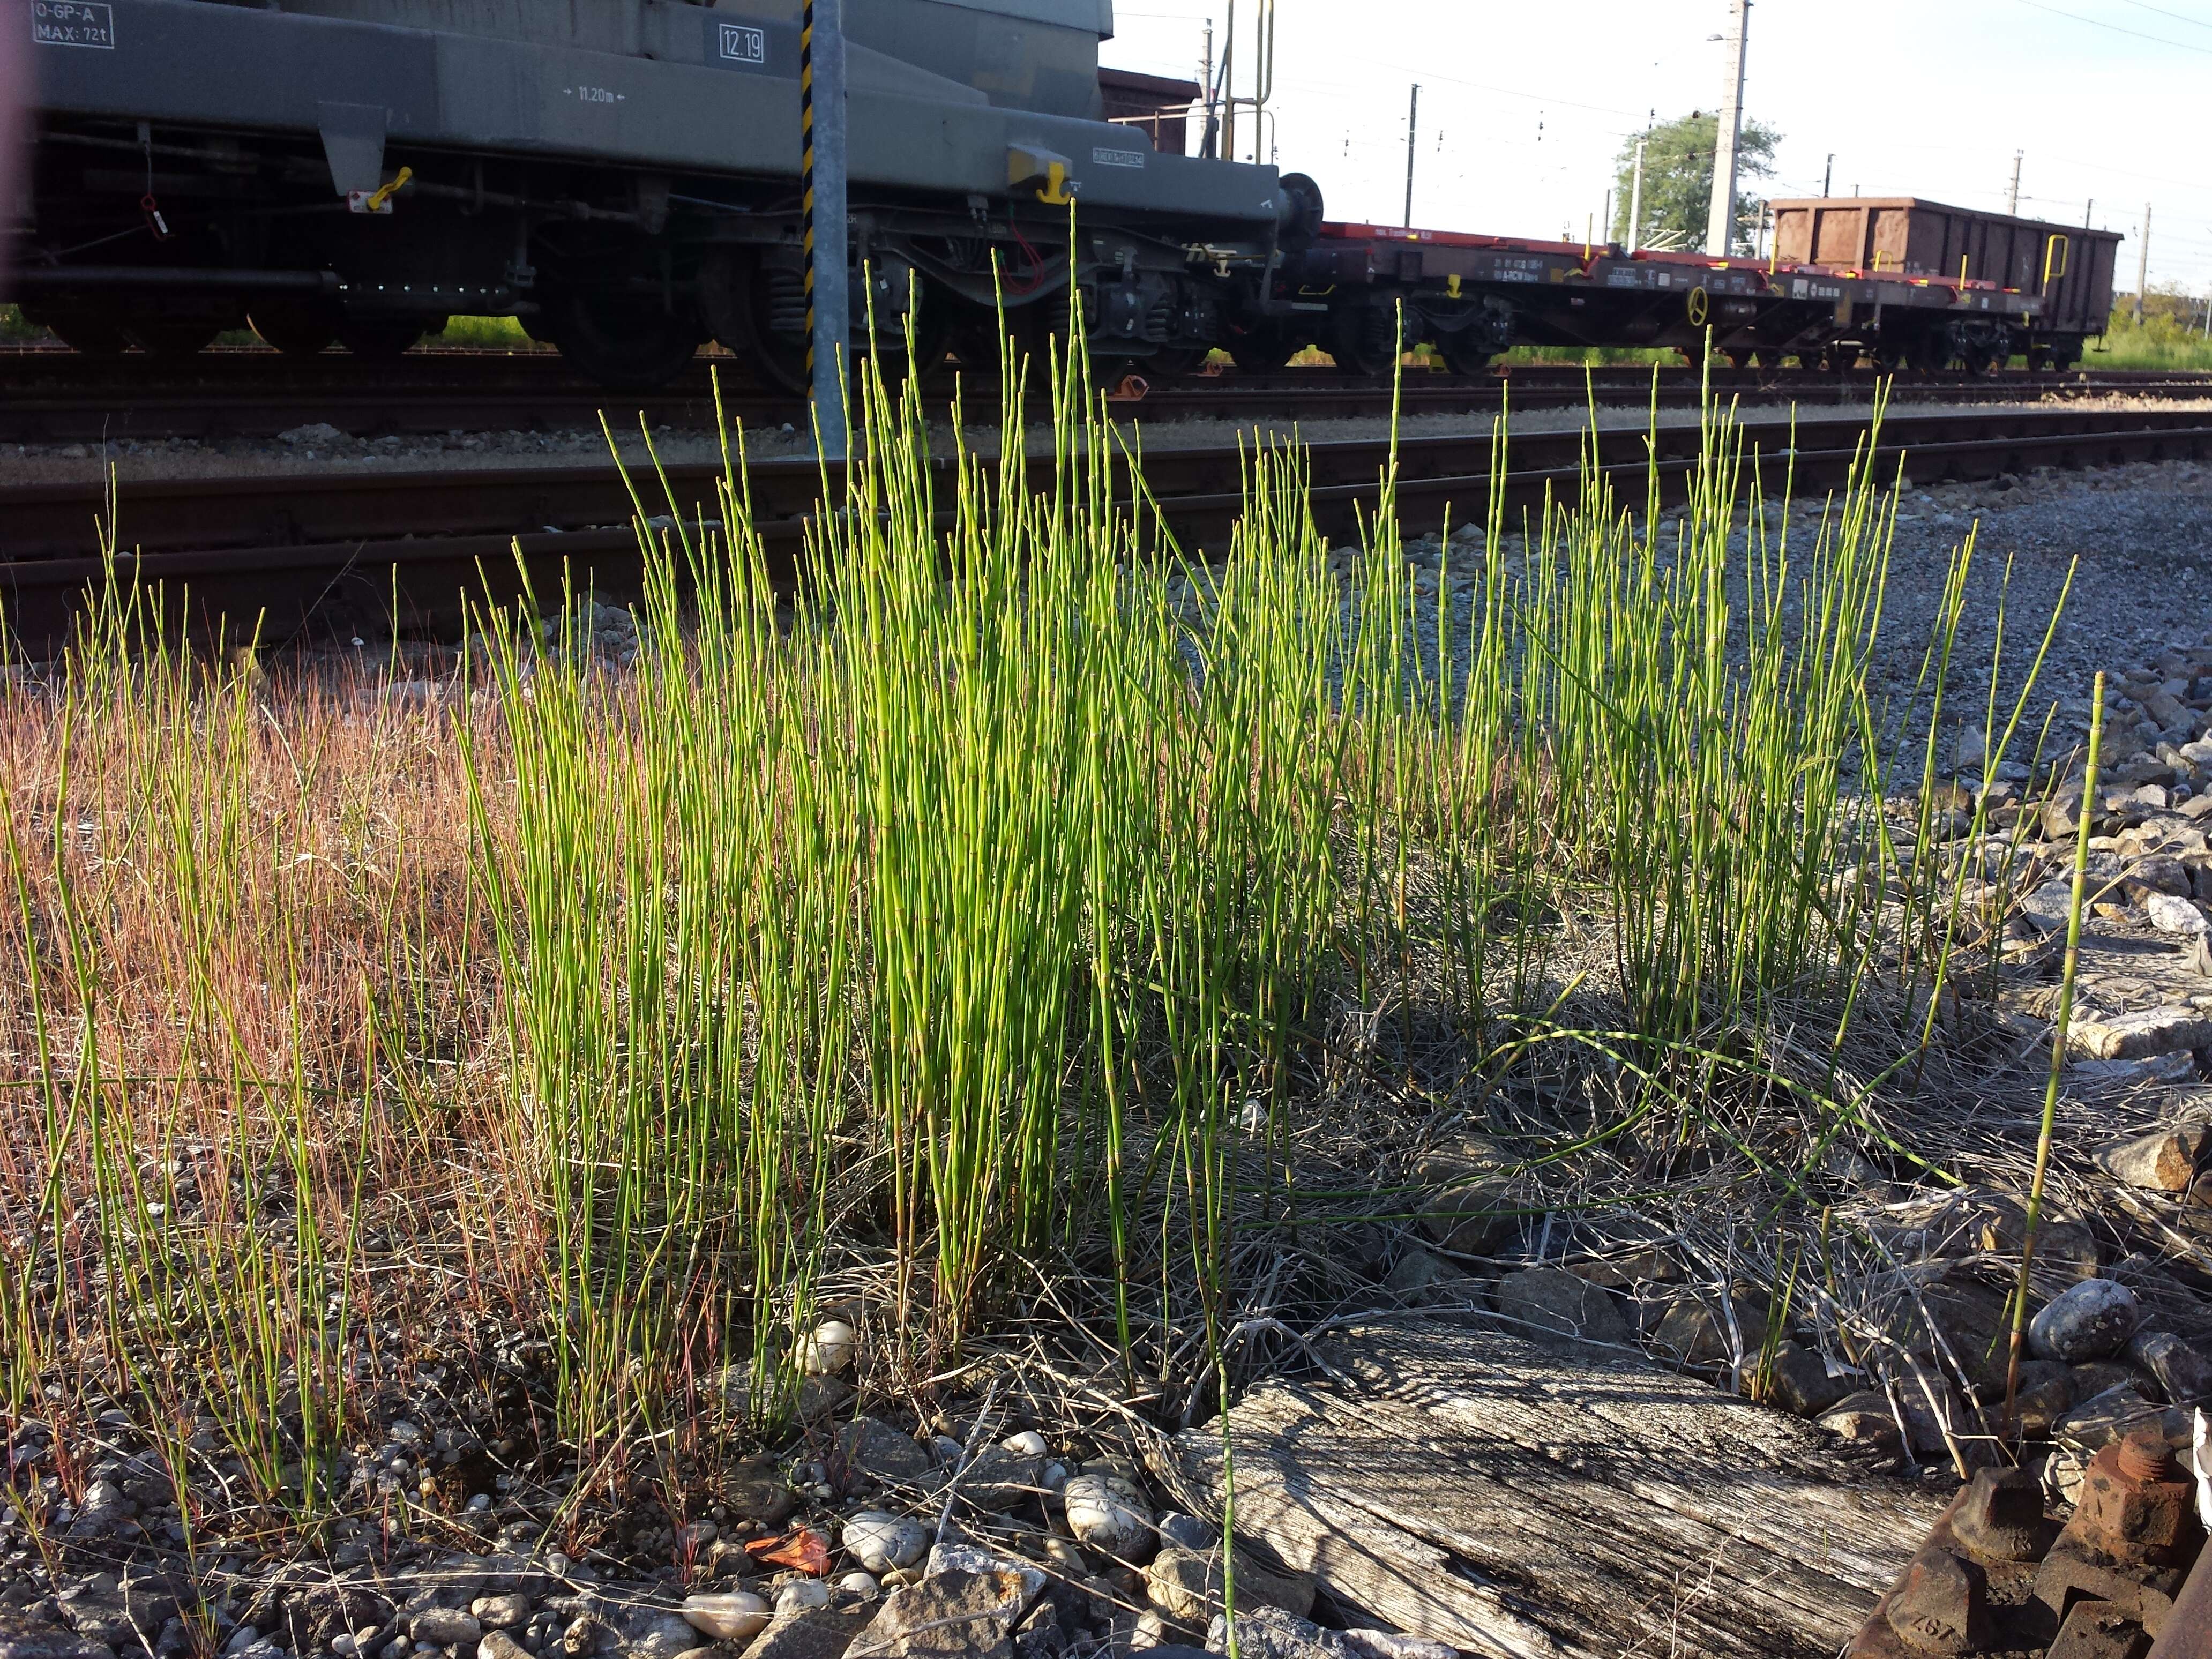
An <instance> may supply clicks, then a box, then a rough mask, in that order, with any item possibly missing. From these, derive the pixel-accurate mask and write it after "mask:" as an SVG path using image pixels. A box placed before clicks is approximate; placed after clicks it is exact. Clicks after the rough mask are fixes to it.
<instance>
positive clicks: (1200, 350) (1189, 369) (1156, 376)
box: [1144, 346, 1206, 386]
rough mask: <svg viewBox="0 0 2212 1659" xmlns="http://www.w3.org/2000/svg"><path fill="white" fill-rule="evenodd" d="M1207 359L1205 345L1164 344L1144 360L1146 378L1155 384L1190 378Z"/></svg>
mask: <svg viewBox="0 0 2212 1659" xmlns="http://www.w3.org/2000/svg"><path fill="white" fill-rule="evenodd" d="M1205 361H1206V349H1205V348H1204V347H1203V346H1162V347H1161V348H1160V349H1158V351H1155V352H1154V353H1152V356H1149V357H1147V358H1146V359H1145V360H1144V373H1145V378H1146V380H1149V381H1151V382H1152V384H1153V385H1154V386H1172V385H1174V384H1175V382H1176V381H1177V380H1188V379H1189V378H1190V376H1191V375H1193V374H1195V373H1197V371H1198V367H1199V365H1200V364H1201V363H1203V362H1205Z"/></svg>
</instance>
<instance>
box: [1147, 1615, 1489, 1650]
mask: <svg viewBox="0 0 2212 1659" xmlns="http://www.w3.org/2000/svg"><path fill="white" fill-rule="evenodd" d="M1153 1651H1154V1652H1156V1653H1157V1652H1159V1651H1161V1650H1159V1649H1154V1650H1153ZM1228 1651H1229V1620H1227V1619H1226V1618H1225V1617H1223V1616H1222V1615H1221V1614H1219V1613H1216V1614H1215V1615H1214V1617H1213V1621H1212V1624H1211V1625H1209V1626H1207V1627H1206V1652H1208V1653H1212V1654H1223V1653H1226V1652H1228ZM1455 1651H1456V1650H1455V1649H1453V1648H1451V1647H1449V1646H1448V1645H1446V1644H1444V1643H1442V1642H1431V1641H1428V1640H1425V1639H1424V1638H1421V1637H1418V1636H1401V1635H1398V1634H1396V1633H1395V1632H1389V1631H1379V1630H1323V1629H1322V1627H1321V1626H1319V1625H1316V1624H1315V1623H1313V1622H1312V1621H1311V1620H1306V1619H1300V1618H1296V1617H1294V1616H1292V1615H1291V1614H1290V1613H1285V1612H1283V1611H1282V1610H1281V1609H1280V1608H1279V1607H1251V1608H1249V1609H1248V1608H1246V1607H1243V1605H1242V1604H1241V1603H1240V1604H1239V1605H1238V1607H1237V1654H1238V1656H1239V1659H1454V1656H1455Z"/></svg>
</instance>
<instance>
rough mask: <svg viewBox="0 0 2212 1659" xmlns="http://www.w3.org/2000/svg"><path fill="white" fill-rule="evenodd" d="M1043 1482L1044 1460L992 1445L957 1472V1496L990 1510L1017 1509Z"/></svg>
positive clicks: (980, 1508)
mask: <svg viewBox="0 0 2212 1659" xmlns="http://www.w3.org/2000/svg"><path fill="white" fill-rule="evenodd" d="M1043 1481H1044V1459H1042V1457H1033V1456H1030V1455H1029V1454H1027V1453H1025V1452H1015V1451H1008V1450H1007V1449H1006V1448H1005V1447H1003V1446H993V1447H991V1448H990V1449H988V1450H987V1451H981V1452H978V1453H977V1454H976V1455H975V1462H972V1463H970V1464H969V1465H968V1467H967V1468H964V1469H963V1470H962V1471H961V1472H960V1495H961V1497H963V1498H965V1499H967V1500H968V1502H969V1503H970V1504H974V1505H975V1507H976V1508H977V1509H979V1510H987V1511H991V1512H994V1513H995V1512H998V1511H1000V1510H1014V1509H1019V1508H1020V1507H1021V1506H1022V1505H1023V1504H1025V1503H1027V1502H1028V1501H1029V1500H1030V1498H1034V1497H1036V1494H1037V1492H1039V1491H1040V1490H1041V1488H1042V1484H1043Z"/></svg>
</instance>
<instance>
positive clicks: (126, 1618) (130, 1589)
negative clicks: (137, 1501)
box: [59, 1572, 381, 1654]
mask: <svg viewBox="0 0 2212 1659" xmlns="http://www.w3.org/2000/svg"><path fill="white" fill-rule="evenodd" d="M184 1592H185V1587H184V1586H183V1585H181V1584H179V1583H177V1582H176V1581H174V1580H172V1579H168V1578H164V1577H158V1576H150V1575H147V1574H143V1573H134V1574H128V1575H124V1576H120V1577H118V1575H117V1574H114V1573H112V1572H103V1573H97V1574H95V1575H94V1576H93V1577H91V1578H89V1579H88V1580H86V1581H84V1583H82V1585H81V1586H80V1587H78V1588H77V1589H75V1590H74V1591H64V1593H63V1595H62V1596H61V1598H60V1602H59V1611H60V1615H61V1621H62V1623H63V1624H64V1625H66V1626H69V1627H70V1629H71V1630H73V1631H75V1632H76V1633H77V1634H78V1635H79V1636H88V1637H90V1638H92V1639H93V1640H94V1641H95V1642H101V1643H105V1644H106V1645H108V1646H110V1647H112V1648H113V1649H114V1650H116V1651H117V1652H118V1653H131V1652H133V1651H136V1652H137V1653H140V1654H143V1653H144V1652H145V1651H146V1648H147V1644H148V1642H149V1640H150V1639H151V1638H154V1637H155V1636H156V1635H157V1634H158V1633H159V1632H160V1631H161V1626H164V1625H166V1624H167V1623H168V1622H169V1620H172V1619H173V1618H175V1617H176V1616H177V1613H178V1610H179V1606H180V1605H181V1602H182V1601H183V1599H184ZM379 1605H381V1604H379Z"/></svg>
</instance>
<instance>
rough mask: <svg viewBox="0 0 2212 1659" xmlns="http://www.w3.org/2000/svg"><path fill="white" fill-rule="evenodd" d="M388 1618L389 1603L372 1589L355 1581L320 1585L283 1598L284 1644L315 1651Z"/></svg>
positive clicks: (297, 1650)
mask: <svg viewBox="0 0 2212 1659" xmlns="http://www.w3.org/2000/svg"><path fill="white" fill-rule="evenodd" d="M391 1619H392V1603H391V1602H389V1601H386V1600H385V1599H384V1598H383V1597H382V1596H380V1595H377V1594H375V1593H374V1591H372V1590H368V1589H363V1588H362V1586H361V1585H359V1584H324V1585H321V1586H319V1588H317V1589H312V1590H307V1591H304V1592H302V1593H301V1594H300V1595H293V1596H288V1597H287V1598H286V1599H285V1601H284V1613H283V1622H284V1633H285V1637H286V1641H285V1645H286V1646H287V1647H289V1648H290V1649H291V1650H292V1651H293V1652H294V1653H301V1654H305V1653H314V1652H318V1651H319V1650H322V1649H324V1648H326V1647H328V1646H329V1645H330V1642H331V1638H332V1637H334V1636H342V1635H349V1634H350V1633H352V1632H355V1631H358V1630H381V1629H382V1628H383V1627H384V1626H386V1624H387V1623H389V1622H390V1620H391ZM254 1622H255V1623H256V1624H258V1623H259V1622H260V1620H255V1621H254Z"/></svg>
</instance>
